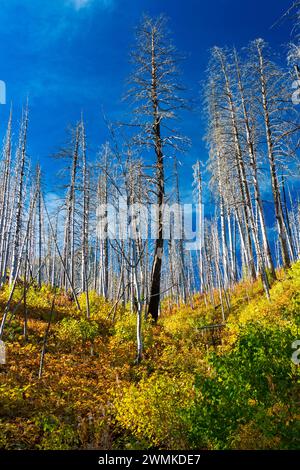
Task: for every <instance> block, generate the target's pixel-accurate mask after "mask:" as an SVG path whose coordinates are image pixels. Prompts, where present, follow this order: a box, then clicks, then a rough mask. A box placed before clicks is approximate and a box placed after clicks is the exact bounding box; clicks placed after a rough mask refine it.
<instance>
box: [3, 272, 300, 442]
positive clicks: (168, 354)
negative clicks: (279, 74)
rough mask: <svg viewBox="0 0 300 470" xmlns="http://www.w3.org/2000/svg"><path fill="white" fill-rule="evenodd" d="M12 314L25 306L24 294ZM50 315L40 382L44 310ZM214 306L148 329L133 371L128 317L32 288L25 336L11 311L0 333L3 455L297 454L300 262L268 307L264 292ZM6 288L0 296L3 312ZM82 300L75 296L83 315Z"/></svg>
mask: <svg viewBox="0 0 300 470" xmlns="http://www.w3.org/2000/svg"><path fill="white" fill-rule="evenodd" d="M18 289H19V290H17V292H16V294H15V296H14V305H13V306H12V308H11V311H12V312H13V311H14V306H15V305H16V304H17V303H18V299H19V298H21V296H22V286H20V287H18ZM54 294H55V295H56V301H55V309H54V315H53V318H52V320H51V324H50V330H49V335H48V339H47V344H46V354H45V358H44V367H43V373H42V376H41V378H39V377H38V372H39V365H40V357H41V351H42V347H43V342H44V335H45V331H46V328H47V324H48V321H49V315H50V309H51V302H52V299H53V295H54ZM229 294H230V296H231V304H232V307H231V311H230V312H229V316H228V318H227V323H226V326H225V327H224V328H222V330H221V332H220V335H219V336H218V337H217V338H215V340H214V338H213V337H212V336H211V334H210V333H207V330H205V328H204V327H205V325H208V324H210V325H211V324H214V323H215V324H217V323H220V318H221V316H220V315H221V314H220V312H219V307H217V308H213V307H212V306H211V305H210V304H209V303H208V300H207V299H204V297H203V296H201V295H197V296H196V297H195V298H194V299H193V301H192V302H191V303H190V304H187V305H181V306H174V305H173V306H172V308H170V306H169V304H168V300H167V299H166V300H165V301H164V304H163V309H162V314H161V317H160V319H159V321H158V324H157V325H153V324H152V323H151V322H149V321H146V320H144V324H143V338H144V355H143V360H142V362H141V364H139V365H136V364H135V354H136V351H135V348H136V345H135V324H136V318H135V315H133V314H130V313H129V312H128V311H127V309H126V308H123V307H120V306H118V307H117V308H116V309H115V311H114V312H113V309H112V307H113V306H112V305H111V304H110V303H109V302H106V301H104V300H103V299H102V298H100V297H98V296H97V295H96V294H93V293H91V298H90V303H91V309H90V311H91V317H90V319H87V318H86V316H85V314H84V313H81V314H80V313H78V310H77V309H76V306H75V305H74V303H73V302H72V301H71V300H70V299H69V298H68V297H66V296H65V295H64V294H63V293H62V292H59V291H56V293H54V291H53V290H52V289H51V288H49V287H47V286H43V287H42V289H38V288H33V287H31V288H30V289H29V291H28V295H27V304H28V332H27V333H28V334H27V337H26V338H25V337H24V334H23V324H24V311H23V309H22V307H20V308H18V309H17V311H16V313H15V314H13V315H11V316H10V318H9V321H8V324H7V327H6V329H5V335H4V338H3V339H4V341H5V343H6V348H7V363H6V364H5V365H1V366H0V367H1V369H0V396H1V400H0V448H2V449H147V448H158V449H178V448H180V449H192V448H198V449H199V448H200V449H243V448H247V449H279V448H282V449H287V448H289V449H292V448H297V447H299V436H300V432H299V431H300V429H299V398H300V396H299V366H297V365H295V364H294V363H293V362H292V360H291V356H292V353H293V349H292V343H293V341H295V340H296V339H299V325H300V315H299V310H300V263H297V264H295V265H294V266H293V267H292V268H291V269H290V270H289V271H287V272H284V271H280V272H278V281H277V282H276V283H275V284H274V285H273V287H272V289H271V301H270V302H269V301H268V300H267V299H266V298H265V296H264V295H263V288H262V286H261V284H260V283H259V282H256V283H254V284H250V283H249V281H247V282H244V283H240V284H239V285H237V286H236V287H235V288H234V289H233V290H232V291H231V292H230V293H229ZM7 297H8V288H7V287H5V288H4V289H3V290H2V291H1V293H0V308H1V310H2V311H3V309H4V306H5V302H6V299H7ZM84 302H85V298H84V296H82V298H80V304H81V306H82V311H83V312H84Z"/></svg>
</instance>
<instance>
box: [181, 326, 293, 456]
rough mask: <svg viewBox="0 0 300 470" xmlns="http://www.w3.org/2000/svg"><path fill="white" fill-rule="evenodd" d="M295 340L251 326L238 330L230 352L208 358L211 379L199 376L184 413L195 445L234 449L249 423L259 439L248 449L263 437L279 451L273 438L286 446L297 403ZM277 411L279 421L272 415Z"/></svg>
mask: <svg viewBox="0 0 300 470" xmlns="http://www.w3.org/2000/svg"><path fill="white" fill-rule="evenodd" d="M293 339H294V335H293V333H292V330H291V329H289V328H283V327H280V326H277V325H274V326H273V327H271V326H269V327H266V326H262V325H260V324H259V323H250V324H248V325H246V326H245V327H243V328H242V329H241V331H240V336H239V339H238V341H237V343H236V345H235V347H234V349H233V350H232V351H231V352H229V353H227V354H226V355H221V354H216V353H212V354H211V356H210V359H209V362H210V364H211V367H212V372H211V374H210V376H209V377H203V376H198V378H197V381H196V387H197V390H198V393H197V398H196V400H195V402H194V404H193V405H192V406H191V407H190V409H189V411H188V413H186V421H187V422H188V423H189V424H190V429H191V432H190V443H191V445H192V446H193V447H198V448H199V447H205V448H215V449H226V448H232V442H233V441H234V439H236V435H238V433H239V431H240V430H241V429H243V430H244V432H245V429H247V430H249V426H248V428H247V423H251V422H252V423H253V422H254V423H255V426H256V428H255V432H254V433H253V435H254V436H260V438H259V439H257V441H256V442H251V446H252V447H253V446H256V448H260V445H261V437H263V438H264V439H265V440H267V439H269V441H270V442H273V443H274V446H275V448H278V439H273V438H275V437H276V436H277V437H278V438H280V439H281V447H285V445H286V437H287V435H289V436H290V437H289V441H290V446H291V445H292V442H293V441H292V440H291V435H292V434H293V428H294V429H295V425H296V404H297V400H296V386H297V384H296V376H295V374H296V367H295V366H294V365H293V363H292V361H291V344H292V341H293ZM292 397H294V398H292ZM278 407H279V408H280V409H281V410H282V415H281V416H280V417H279V415H278V412H275V410H276V409H278ZM288 416H290V420H288V418H287V417H288ZM251 429H253V426H252V427H251ZM295 436H296V434H295ZM272 439H273V440H272Z"/></svg>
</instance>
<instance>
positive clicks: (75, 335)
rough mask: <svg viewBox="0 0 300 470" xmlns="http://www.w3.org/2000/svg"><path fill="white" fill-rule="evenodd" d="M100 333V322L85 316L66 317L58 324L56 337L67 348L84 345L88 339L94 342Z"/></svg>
mask: <svg viewBox="0 0 300 470" xmlns="http://www.w3.org/2000/svg"><path fill="white" fill-rule="evenodd" d="M98 334H99V326H98V324H97V323H96V322H95V321H91V320H87V319H85V318H81V319H80V320H77V319H76V318H64V319H63V320H62V321H60V322H59V323H58V324H57V325H56V338H57V339H58V342H59V343H60V345H61V346H63V347H64V348H67V349H72V348H74V347H76V346H78V345H80V344H82V345H84V344H85V343H86V342H88V341H90V342H91V343H92V342H93V341H94V340H95V338H96V337H97V335H98Z"/></svg>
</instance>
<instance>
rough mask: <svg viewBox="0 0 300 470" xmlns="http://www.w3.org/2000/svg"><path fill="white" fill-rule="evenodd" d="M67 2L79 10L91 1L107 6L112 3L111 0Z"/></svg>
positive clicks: (71, 0)
mask: <svg viewBox="0 0 300 470" xmlns="http://www.w3.org/2000/svg"><path fill="white" fill-rule="evenodd" d="M68 3H70V4H72V5H73V7H74V8H75V10H81V9H82V8H85V7H87V6H89V5H91V4H92V3H94V4H98V5H100V6H102V7H103V8H108V7H110V6H111V5H112V3H113V0H68Z"/></svg>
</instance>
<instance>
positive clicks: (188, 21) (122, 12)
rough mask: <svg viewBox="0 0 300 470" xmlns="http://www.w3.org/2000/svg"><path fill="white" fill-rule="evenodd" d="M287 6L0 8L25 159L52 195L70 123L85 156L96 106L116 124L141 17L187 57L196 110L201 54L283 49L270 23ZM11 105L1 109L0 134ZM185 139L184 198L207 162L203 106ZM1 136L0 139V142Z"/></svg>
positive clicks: (224, 2) (95, 136)
mask: <svg viewBox="0 0 300 470" xmlns="http://www.w3.org/2000/svg"><path fill="white" fill-rule="evenodd" d="M290 3H291V0H280V1H279V0H276V1H274V0H249V1H244V0H210V1H206V0H0V25H1V27H0V57H1V62H0V80H5V82H6V85H7V101H8V102H10V101H12V102H13V105H14V109H15V118H18V119H19V113H20V106H21V105H22V103H24V101H25V100H26V96H27V95H28V96H29V102H30V132H29V142H28V151H29V154H30V156H31V157H32V159H33V160H34V161H36V160H37V159H39V160H40V161H41V163H42V165H43V169H44V173H47V176H48V177H50V178H49V179H48V189H51V190H53V189H54V187H52V185H53V184H54V183H55V171H56V168H55V166H56V165H57V163H56V162H53V160H52V159H51V158H50V155H51V154H53V153H55V152H56V151H57V150H58V149H59V148H60V147H61V146H62V144H63V143H64V142H65V140H66V135H65V130H66V128H67V126H68V124H72V123H73V124H74V123H75V122H76V121H77V120H78V119H79V117H80V113H81V111H83V112H84V116H85V119H86V126H87V133H88V139H89V151H90V154H91V157H92V158H93V156H94V154H95V152H96V150H97V148H98V147H99V146H100V145H101V143H103V142H104V141H105V139H106V138H107V131H106V129H105V125H104V123H103V121H102V117H101V109H102V108H103V109H104V111H105V113H106V114H107V116H108V117H109V118H110V119H112V120H114V119H118V118H119V117H120V116H122V115H123V114H124V112H125V110H126V105H125V104H124V103H123V102H122V101H121V97H122V95H123V94H124V91H125V80H126V78H127V77H128V75H129V72H130V64H129V61H128V54H129V50H130V47H131V45H132V44H133V38H134V34H133V29H134V26H135V25H136V24H137V23H138V21H139V20H140V18H141V16H142V14H143V13H144V12H146V13H149V14H150V15H157V14H159V13H161V12H163V13H165V14H166V15H167V16H168V17H169V18H170V28H171V30H172V31H173V33H174V42H175V44H176V46H177V48H178V49H179V50H180V51H181V52H183V53H185V54H186V55H187V60H186V61H185V62H184V63H183V64H182V69H183V82H184V83H185V84H186V86H187V88H188V89H189V92H190V94H192V95H194V96H195V98H196V99H198V100H199V103H200V82H201V81H203V80H204V78H205V69H206V66H207V62H208V56H209V53H208V51H209V49H210V48H211V47H212V46H214V45H219V46H224V45H228V46H232V45H235V46H236V47H242V46H244V45H246V44H247V43H248V42H249V41H250V40H252V39H254V38H256V37H263V38H265V39H266V40H267V41H269V42H270V44H271V45H272V47H273V48H274V49H275V50H277V51H279V52H280V51H283V44H284V43H286V42H288V40H289V35H290V29H291V25H290V24H289V23H288V22H286V23H283V24H281V25H280V26H277V27H275V28H272V29H271V26H272V24H273V23H274V22H275V21H276V20H277V19H278V18H279V17H280V16H281V15H282V13H283V12H284V11H285V10H286V9H287V8H288V7H289V6H290ZM8 108H9V106H8V105H6V106H0V136H2V135H3V130H4V124H5V123H6V120H7V116H8V111H9V109H8ZM181 127H182V129H183V131H184V133H185V134H186V135H187V136H188V137H190V138H191V139H192V142H193V144H192V147H191V149H190V151H189V152H188V154H187V155H186V156H185V159H184V163H183V166H182V169H181V172H182V174H183V176H184V178H183V179H182V181H183V182H182V190H183V192H184V193H185V194H187V193H190V176H191V165H192V164H193V163H194V162H195V160H196V159H197V158H200V159H203V160H204V159H205V158H206V149H205V146H204V144H203V142H202V137H203V122H202V121H201V107H200V106H199V109H198V111H195V112H194V113H193V114H191V115H185V116H184V120H183V121H182V123H181ZM1 138H2V137H1Z"/></svg>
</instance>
